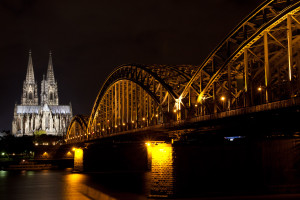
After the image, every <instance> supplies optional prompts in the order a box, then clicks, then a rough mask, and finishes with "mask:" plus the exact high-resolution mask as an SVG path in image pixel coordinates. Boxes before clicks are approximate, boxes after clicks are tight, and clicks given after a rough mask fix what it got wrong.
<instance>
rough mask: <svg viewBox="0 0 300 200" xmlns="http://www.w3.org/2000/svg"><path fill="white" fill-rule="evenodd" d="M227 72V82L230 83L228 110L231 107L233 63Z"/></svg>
mask: <svg viewBox="0 0 300 200" xmlns="http://www.w3.org/2000/svg"><path fill="white" fill-rule="evenodd" d="M227 74H228V80H227V83H228V95H227V96H228V97H227V99H228V110H230V109H231V65H228V71H227Z"/></svg>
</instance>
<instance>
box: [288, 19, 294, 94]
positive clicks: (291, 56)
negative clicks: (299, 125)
mask: <svg viewBox="0 0 300 200" xmlns="http://www.w3.org/2000/svg"><path fill="white" fill-rule="evenodd" d="M291 21H292V19H291V15H290V14H289V15H287V40H288V65H289V69H288V70H289V86H290V89H291V97H293V96H294V90H293V85H292V81H293V80H292V77H293V74H292V71H293V46H292V40H293V39H292V22H291Z"/></svg>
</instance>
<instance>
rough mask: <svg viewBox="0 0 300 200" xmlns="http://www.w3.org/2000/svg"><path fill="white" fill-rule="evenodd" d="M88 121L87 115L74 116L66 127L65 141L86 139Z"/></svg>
mask: <svg viewBox="0 0 300 200" xmlns="http://www.w3.org/2000/svg"><path fill="white" fill-rule="evenodd" d="M88 119H89V116H88V115H75V116H74V117H73V118H72V120H71V122H70V124H69V126H68V130H67V134H66V136H65V140H66V141H68V140H70V141H72V142H80V141H82V140H84V139H85V138H86V137H85V136H86V130H87V124H88Z"/></svg>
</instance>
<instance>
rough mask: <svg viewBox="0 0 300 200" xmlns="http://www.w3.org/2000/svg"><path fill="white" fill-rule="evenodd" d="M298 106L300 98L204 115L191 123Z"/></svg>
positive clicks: (193, 119)
mask: <svg viewBox="0 0 300 200" xmlns="http://www.w3.org/2000/svg"><path fill="white" fill-rule="evenodd" d="M297 105H298V106H299V105H300V97H296V98H292V99H287V100H282V101H276V102H271V103H267V104H262V105H256V106H251V107H245V108H239V109H236V110H230V111H225V112H220V113H215V114H210V115H203V116H199V117H195V118H192V119H190V120H189V121H190V122H199V121H207V120H214V119H220V118H225V117H232V116H238V115H245V114H250V113H256V112H263V111H269V110H275V109H280V108H288V107H292V106H297Z"/></svg>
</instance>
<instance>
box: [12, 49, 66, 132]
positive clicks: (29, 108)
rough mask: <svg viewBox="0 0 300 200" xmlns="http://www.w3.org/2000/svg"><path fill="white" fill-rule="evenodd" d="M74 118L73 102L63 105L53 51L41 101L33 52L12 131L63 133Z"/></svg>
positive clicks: (44, 80) (42, 89)
mask: <svg viewBox="0 0 300 200" xmlns="http://www.w3.org/2000/svg"><path fill="white" fill-rule="evenodd" d="M71 119H72V106H71V103H70V105H59V98H58V87H57V82H56V81H55V78H54V70H53V64H52V55H51V52H50V54H49V62H48V69H47V75H46V77H45V76H43V80H42V83H41V94H40V103H39V95H38V86H37V82H36V81H35V78H34V71H33V62H32V56H31V52H29V60H28V66H27V73H26V78H25V81H24V82H23V93H22V96H21V104H19V105H18V104H16V105H15V109H14V118H13V122H12V134H13V135H15V136H17V137H19V136H24V135H33V134H41V133H46V134H47V135H54V136H63V135H64V134H65V133H66V131H67V128H68V124H69V123H70V121H71Z"/></svg>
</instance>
